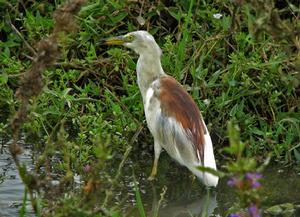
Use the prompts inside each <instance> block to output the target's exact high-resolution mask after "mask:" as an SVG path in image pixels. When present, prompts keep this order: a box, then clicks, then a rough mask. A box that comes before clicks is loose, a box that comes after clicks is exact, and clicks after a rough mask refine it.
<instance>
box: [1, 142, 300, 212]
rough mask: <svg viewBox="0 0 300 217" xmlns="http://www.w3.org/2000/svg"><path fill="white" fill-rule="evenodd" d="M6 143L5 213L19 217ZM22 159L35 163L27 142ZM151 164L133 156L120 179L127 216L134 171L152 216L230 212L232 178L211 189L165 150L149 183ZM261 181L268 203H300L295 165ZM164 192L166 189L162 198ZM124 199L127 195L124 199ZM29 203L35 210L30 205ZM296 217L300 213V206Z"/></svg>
mask: <svg viewBox="0 0 300 217" xmlns="http://www.w3.org/2000/svg"><path fill="white" fill-rule="evenodd" d="M21 143H22V141H21ZM7 146H8V144H4V145H2V148H1V152H0V216H1V217H2V216H3V217H14V216H18V211H19V210H20V208H21V206H22V199H23V194H24V186H23V184H22V182H21V180H20V178H19V176H18V174H17V171H16V168H15V165H14V163H13V161H12V159H11V157H10V155H9V153H8V150H7ZM23 147H24V145H23ZM20 160H21V161H22V162H23V163H26V164H27V166H29V168H30V166H32V165H33V160H32V153H31V150H30V148H29V147H28V146H27V147H26V146H25V148H24V153H23V154H22V155H21V157H20ZM151 164H152V158H151V156H150V155H148V156H143V157H142V159H137V158H136V157H131V158H129V159H128V161H127V163H126V166H125V167H124V168H123V174H124V175H123V176H122V178H121V180H120V181H121V182H120V187H119V189H118V190H116V192H115V195H116V197H115V198H114V203H115V204H114V205H117V204H122V205H120V207H121V209H122V213H123V214H124V216H139V214H138V210H137V207H136V200H135V191H134V182H133V171H134V174H135V177H136V180H137V182H138V185H139V190H140V192H141V197H142V201H143V205H144V207H145V210H146V212H147V216H153V213H155V212H157V210H159V211H158V216H161V217H164V216H165V217H171V216H172V217H183V216H202V215H203V213H204V212H206V213H208V214H209V215H210V216H215V217H216V216H225V213H226V211H227V210H228V209H229V208H230V207H231V206H232V205H233V203H234V202H235V200H236V198H235V195H234V193H233V191H232V189H230V188H229V187H228V186H227V184H226V182H227V180H225V179H222V180H220V182H219V185H218V187H217V188H216V190H214V191H209V192H208V191H207V190H206V189H205V188H203V185H202V184H201V183H200V182H199V181H198V180H197V179H193V178H191V174H190V172H189V171H188V170H187V169H185V168H184V167H181V166H179V165H178V164H177V163H175V162H174V161H172V160H171V159H170V158H169V156H168V155H167V154H165V153H163V154H162V156H161V159H160V161H159V170H158V179H157V180H156V181H154V182H149V181H147V176H148V175H149V172H150V169H151V166H152V165H151ZM145 171H146V172H145ZM262 184H263V195H264V203H263V204H262V205H263V206H264V207H269V206H272V205H276V204H281V203H287V202H291V203H295V204H300V174H298V173H297V172H296V171H295V170H294V169H291V168H285V169H282V168H281V169H278V168H277V166H269V168H268V169H267V170H266V171H265V172H264V181H263V183H262ZM162 192H165V193H164V195H163V196H162V195H161V194H162ZM124 198H127V200H126V201H125V202H124ZM158 206H159V209H158V208H157V207H158ZM27 207H28V210H31V209H30V206H29V204H27ZM294 216H300V212H299V210H298V211H297V213H296V214H295V215H294Z"/></svg>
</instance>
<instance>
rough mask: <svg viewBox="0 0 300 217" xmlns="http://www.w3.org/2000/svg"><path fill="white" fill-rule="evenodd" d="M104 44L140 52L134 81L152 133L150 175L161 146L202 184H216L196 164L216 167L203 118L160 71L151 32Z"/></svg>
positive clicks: (179, 86)
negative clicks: (152, 157)
mask: <svg viewBox="0 0 300 217" xmlns="http://www.w3.org/2000/svg"><path fill="white" fill-rule="evenodd" d="M122 41H123V43H122ZM107 44H124V45H125V46H126V47H129V48H132V49H133V50H135V52H136V53H138V54H139V59H138V62H137V82H138V85H139V89H140V91H141V94H142V97H143V103H144V111H145V116H146V121H147V125H148V128H149V130H150V132H151V133H152V135H153V137H154V152H155V157H154V164H153V168H152V172H151V175H150V177H149V179H153V178H154V177H155V175H156V172H157V163H158V158H159V155H160V153H161V150H162V148H164V149H165V150H166V151H167V152H168V154H169V155H170V156H171V157H172V158H174V159H175V160H176V161H178V162H179V163H180V164H182V165H184V166H186V167H187V168H188V169H189V170H190V171H191V172H193V173H194V174H195V175H196V176H197V177H199V178H200V179H201V180H202V181H203V183H204V184H205V185H207V186H216V185H217V183H218V177H217V176H214V175H212V174H210V173H207V172H201V171H200V170H198V169H197V166H205V167H209V168H212V169H214V170H216V163H215V158H214V152H213V146H212V142H211V138H210V135H209V132H208V130H207V128H206V125H205V123H204V120H203V118H202V116H201V113H200V111H199V109H198V107H197V105H196V103H195V102H194V100H193V99H192V97H191V96H190V95H189V94H188V93H187V92H186V90H185V89H184V88H183V87H182V86H181V85H180V84H179V83H178V82H177V81H176V80H175V79H174V78H172V77H171V76H168V75H166V74H165V72H164V71H163V69H162V66H161V62H160V56H161V53H162V52H161V49H160V48H159V46H158V45H157V43H156V42H155V40H154V38H153V36H152V35H150V34H149V33H148V32H146V31H136V32H132V33H128V34H127V35H125V36H121V37H116V38H114V39H111V40H108V42H107Z"/></svg>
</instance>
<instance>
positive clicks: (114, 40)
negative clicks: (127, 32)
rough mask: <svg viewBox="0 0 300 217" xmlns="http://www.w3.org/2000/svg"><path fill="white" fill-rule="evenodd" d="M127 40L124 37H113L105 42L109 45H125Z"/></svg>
mask: <svg viewBox="0 0 300 217" xmlns="http://www.w3.org/2000/svg"><path fill="white" fill-rule="evenodd" d="M126 42H127V40H126V38H125V37H124V36H117V37H112V38H108V39H105V40H104V44H107V45H123V44H124V43H126Z"/></svg>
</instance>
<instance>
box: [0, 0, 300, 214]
mask: <svg viewBox="0 0 300 217" xmlns="http://www.w3.org/2000/svg"><path fill="white" fill-rule="evenodd" d="M62 2H63V1H54V2H52V1H50V2H49V1H36V2H31V1H28V2H20V1H5V0H4V1H1V2H0V8H1V12H0V14H1V17H2V19H1V20H0V35H1V41H0V63H1V64H0V70H1V74H0V86H1V92H0V108H1V111H2V112H1V118H0V119H1V123H0V132H1V134H2V137H10V136H11V135H12V132H11V129H10V120H11V118H12V117H13V115H14V114H15V112H16V111H17V109H18V107H19V105H20V103H19V102H18V101H17V100H16V98H15V97H14V93H15V91H16V89H17V88H18V86H19V83H18V81H19V79H20V77H21V76H22V74H23V73H24V72H25V71H26V70H27V69H28V68H29V67H30V66H31V64H32V58H33V57H34V53H35V52H36V43H37V42H38V41H39V40H41V39H43V38H45V37H46V36H47V35H49V34H50V33H51V32H52V30H53V28H54V22H53V19H52V14H53V12H54V10H55V9H56V8H57V7H58V6H59V5H60V4H61V3H62ZM165 4H166V5H163V3H162V2H160V3H158V1H154V2H150V1H144V3H143V4H141V3H135V2H127V3H126V2H125V1H96V0H91V1H89V2H88V3H86V4H85V6H84V7H83V8H82V10H81V11H80V13H79V15H78V16H77V23H78V28H77V31H76V32H75V33H72V34H69V35H65V36H64V37H62V38H61V39H60V40H61V42H60V44H59V47H60V52H61V54H60V55H59V58H58V60H57V62H56V63H55V64H54V65H53V67H51V68H49V69H47V70H46V71H45V72H44V73H43V80H44V87H43V91H42V92H41V93H40V94H39V95H38V96H35V97H33V98H32V99H31V100H30V109H29V111H28V118H27V121H26V122H25V124H24V125H23V127H22V131H23V132H24V134H25V135H26V138H27V139H28V140H29V139H31V138H33V137H34V138H36V139H35V140H34V141H35V142H32V140H31V143H32V144H33V149H34V150H35V151H37V152H38V153H39V154H40V155H39V157H37V159H36V165H37V168H36V171H39V173H42V174H43V175H45V176H42V175H40V176H39V178H40V179H44V178H45V177H47V176H50V178H51V179H53V178H56V177H51V175H50V174H51V172H53V171H54V172H55V174H57V175H58V176H59V177H61V178H62V181H61V183H62V184H61V186H62V187H63V189H64V190H69V191H71V192H72V188H70V185H71V184H70V183H72V181H71V180H72V177H73V175H74V174H75V173H77V174H80V175H82V177H83V179H84V183H85V184H84V187H85V188H84V189H86V190H82V191H80V192H76V194H75V195H76V196H80V197H82V198H83V199H82V200H78V199H76V198H75V199H73V200H74V201H75V204H77V206H78V209H76V212H75V213H85V214H82V215H83V216H84V215H85V216H97V215H96V214H95V213H93V212H92V211H91V210H92V207H94V208H95V206H97V208H99V210H100V211H99V212H100V213H106V212H109V213H110V212H111V213H114V212H115V210H117V209H118V208H120V207H113V206H109V204H111V203H112V201H113V200H114V199H113V198H114V197H113V195H111V196H107V195H108V194H113V192H114V189H115V188H117V187H116V183H117V182H118V180H119V178H120V176H122V169H123V167H124V164H119V163H120V162H122V160H126V159H127V157H126V156H125V157H124V154H125V155H132V156H134V155H138V154H139V153H141V152H147V153H149V152H151V151H152V138H151V136H150V134H149V132H148V130H147V129H146V127H145V121H144V116H143V107H142V101H141V96H140V93H139V90H138V86H137V84H136V75H135V62H136V60H137V56H136V55H135V54H133V53H132V52H130V51H128V50H126V49H125V48H121V47H112V48H111V47H105V46H101V45H99V41H100V39H101V38H106V37H109V36H112V35H120V34H124V33H127V32H128V31H134V30H136V29H147V30H148V31H150V32H151V33H152V34H153V35H154V36H155V38H156V39H157V42H158V43H159V45H160V46H161V47H162V49H163V53H164V55H163V57H162V65H163V68H164V69H165V71H166V72H167V73H168V74H170V75H172V76H174V77H176V78H177V79H178V80H179V81H180V82H181V83H182V84H184V86H185V87H186V88H187V90H188V91H189V92H190V93H191V94H192V96H193V98H194V99H195V100H196V102H197V104H198V105H199V107H200V108H201V110H202V113H203V116H204V119H205V120H206V122H207V123H209V124H208V128H209V130H210V132H211V134H212V136H213V140H214V143H215V149H216V150H220V149H222V148H223V147H224V146H226V145H227V144H228V137H227V133H226V125H227V121H228V120H232V119H233V120H235V122H236V123H237V124H238V125H239V126H240V128H241V139H242V140H243V141H247V142H245V145H246V149H245V152H246V153H245V154H246V155H247V157H253V158H254V159H255V160H257V161H262V160H263V158H265V157H267V156H268V155H269V153H273V156H274V157H273V161H277V162H279V163H280V164H282V165H286V164H293V165H299V161H300V159H299V156H300V154H299V152H300V143H299V141H300V128H299V122H300V115H299V106H300V104H299V93H300V77H299V71H300V56H299V53H300V46H299V43H300V42H299V38H297V35H299V28H298V27H299V25H300V24H299V16H300V11H299V3H297V1H290V2H289V4H288V3H287V2H285V1H281V2H277V3H274V1H271V0H270V1H265V2H264V3H261V2H260V1H258V0H253V1H244V2H242V1H236V2H235V3H233V2H231V1H213V2H212V1H196V0H194V1H183V0H180V1H177V3H174V2H171V3H165ZM216 13H220V14H222V17H221V18H220V19H216V18H214V16H213V15H214V14H216ZM138 15H141V16H142V17H143V18H144V19H145V22H146V23H145V25H143V26H141V25H140V24H139V23H138V21H137V20H136V18H137V17H138ZM141 141H145V143H147V146H146V147H145V146H142V145H141ZM128 150H129V153H128ZM150 150H151V151H150ZM223 154H224V153H219V152H218V151H216V155H217V159H220V160H221V158H222V156H223ZM151 159H152V158H151ZM136 163H137V162H136ZM50 165H51V167H50ZM87 165H92V168H91V171H89V172H84V170H83V168H85V167H86V166H87ZM115 165H118V166H117V168H118V171H119V175H118V176H115V174H114V173H112V172H111V171H110V170H109V168H111V167H116V166H115ZM52 170H53V171H52ZM99 171H102V172H101V174H99ZM100 182H101V183H103V185H104V186H106V187H108V189H110V191H109V192H108V191H107V192H106V191H105V190H104V188H100V187H99V185H100V184H99V183H100ZM89 183H90V184H89ZM65 188H66V189H65ZM89 189H90V190H89ZM94 189H95V190H96V191H99V192H100V193H99V194H101V195H106V196H103V197H101V198H100V199H99V198H98V194H95V193H93V190H94ZM63 192H64V191H62V190H61V189H60V190H57V192H55V193H53V195H49V198H51V197H54V195H59V196H57V200H56V202H53V203H52V202H51V200H47V198H44V210H45V213H48V214H49V213H50V214H49V215H50V216H51V215H52V216H64V215H63V213H64V212H65V213H68V212H66V210H70V211H71V210H72V209H74V206H73V205H72V200H71V201H70V200H67V199H66V200H64V199H62V198H61V197H62V195H63ZM137 192H139V191H138V190H137V191H136V193H137ZM136 196H137V199H138V198H140V195H139V194H137V195H136ZM74 197H75V196H74ZM96 198H97V199H96ZM105 198H106V199H105ZM108 200H109V201H108ZM74 201H73V202H74ZM87 201H89V202H87ZM95 201H96V202H95ZM138 201H141V200H138ZM95 204H96V205H95ZM103 204H105V206H103ZM138 206H139V208H140V212H142V211H141V210H142V209H141V207H142V204H141V202H139V203H138ZM53 207H59V208H58V209H55V208H53ZM49 210H50V211H49ZM78 210H80V212H79V211H78ZM47 211H49V212H47ZM77 211H78V212H77ZM116 213H118V212H116ZM118 215H119V214H115V216H118ZM77 216H80V214H78V215H77Z"/></svg>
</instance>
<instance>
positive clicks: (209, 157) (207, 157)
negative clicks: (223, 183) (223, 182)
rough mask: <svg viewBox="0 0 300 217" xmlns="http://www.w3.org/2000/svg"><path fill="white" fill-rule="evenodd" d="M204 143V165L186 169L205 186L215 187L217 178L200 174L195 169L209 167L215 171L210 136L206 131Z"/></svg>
mask: <svg viewBox="0 0 300 217" xmlns="http://www.w3.org/2000/svg"><path fill="white" fill-rule="evenodd" d="M204 141H205V146H204V165H201V164H199V165H194V166H188V168H189V170H190V171H191V172H193V173H194V174H195V175H196V176H197V177H198V178H200V179H201V180H202V181H203V183H204V184H205V185H206V186H214V187H216V186H217V184H218V181H219V177H217V176H215V175H213V174H211V173H208V172H202V171H200V170H198V169H197V166H204V167H209V168H212V169H214V170H217V166H216V161H215V156H214V150H213V146H212V142H211V138H210V135H209V133H208V131H207V129H206V134H205V135H204Z"/></svg>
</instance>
